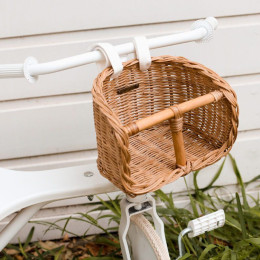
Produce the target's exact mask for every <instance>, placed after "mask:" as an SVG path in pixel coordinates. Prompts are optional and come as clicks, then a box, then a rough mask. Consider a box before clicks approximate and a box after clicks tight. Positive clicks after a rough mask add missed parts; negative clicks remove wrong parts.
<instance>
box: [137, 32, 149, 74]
mask: <svg viewBox="0 0 260 260" xmlns="http://www.w3.org/2000/svg"><path fill="white" fill-rule="evenodd" d="M133 42H134V46H135V52H136V58H137V59H138V60H139V67H140V70H141V71H144V70H147V69H149V67H150V66H151V62H152V58H151V53H150V49H149V44H148V41H147V39H146V37H145V36H137V37H134V41H133Z"/></svg>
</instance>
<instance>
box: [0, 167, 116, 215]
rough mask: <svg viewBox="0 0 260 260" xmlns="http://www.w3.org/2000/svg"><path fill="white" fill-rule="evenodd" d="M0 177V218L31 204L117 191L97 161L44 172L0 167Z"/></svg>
mask: <svg viewBox="0 0 260 260" xmlns="http://www.w3.org/2000/svg"><path fill="white" fill-rule="evenodd" d="M0 180H1V189H0V220H2V219H3V218H5V217H7V216H8V215H10V214H12V213H14V212H16V211H19V210H21V209H23V208H25V207H28V206H31V205H34V204H38V203H42V202H48V201H50V202H51V201H54V200H60V199H66V198H72V197H79V196H87V195H95V194H100V193H108V192H113V191H117V190H118V188H116V187H115V186H114V185H113V184H111V183H110V182H109V181H108V180H107V179H105V178H103V177H102V176H101V175H100V174H99V172H98V170H97V167H96V164H90V165H83V166H74V167H70V168H61V169H55V170H45V171H13V170H8V169H4V168H0Z"/></svg>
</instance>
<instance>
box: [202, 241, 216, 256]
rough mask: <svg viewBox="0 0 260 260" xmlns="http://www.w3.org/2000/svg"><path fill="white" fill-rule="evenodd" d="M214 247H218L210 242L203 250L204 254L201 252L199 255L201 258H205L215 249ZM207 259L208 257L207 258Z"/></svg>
mask: <svg viewBox="0 0 260 260" xmlns="http://www.w3.org/2000/svg"><path fill="white" fill-rule="evenodd" d="M214 248H216V246H215V245H213V244H209V245H208V246H207V247H206V248H205V249H204V250H203V252H202V254H201V255H200V257H199V260H203V259H205V256H206V255H207V254H208V253H209V252H210V251H211V250H212V249H214ZM207 259H208V258H207Z"/></svg>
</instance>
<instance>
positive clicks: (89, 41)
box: [0, 15, 260, 100]
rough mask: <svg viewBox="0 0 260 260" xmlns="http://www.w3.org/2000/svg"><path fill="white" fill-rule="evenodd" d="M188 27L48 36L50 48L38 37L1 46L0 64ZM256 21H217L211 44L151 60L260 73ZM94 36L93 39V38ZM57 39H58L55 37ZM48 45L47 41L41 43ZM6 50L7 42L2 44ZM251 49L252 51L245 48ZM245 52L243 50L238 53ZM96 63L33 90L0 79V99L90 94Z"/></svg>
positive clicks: (43, 79)
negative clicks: (183, 59) (171, 58)
mask: <svg viewBox="0 0 260 260" xmlns="http://www.w3.org/2000/svg"><path fill="white" fill-rule="evenodd" d="M189 27H190V22H186V23H185V26H183V23H177V24H175V23H173V24H170V23H169V24H166V25H164V24H157V25H153V26H151V25H149V26H141V27H135V28H131V27H130V28H118V29H108V30H104V32H103V31H102V32H103V33H100V31H99V33H98V32H97V31H94V32H92V33H90V32H88V33H87V34H81V33H79V34H76V35H75V39H74V38H73V37H68V38H66V37H65V38H63V37H61V36H60V37H59V36H57V35H56V36H54V38H53V37H50V39H49V40H50V43H46V42H45V43H44V44H41V42H40V40H41V38H37V39H36V40H35V42H33V39H32V40H30V41H29V42H27V43H26V44H25V43H24V42H26V40H24V41H21V47H19V46H15V47H9V48H7V47H6V48H5V47H4V46H3V45H2V46H1V47H0V60H1V63H2V64H5V63H22V62H23V61H24V60H25V58H26V57H27V56H34V57H36V58H37V59H38V60H39V62H47V61H52V60H56V59H61V58H64V57H68V56H73V55H77V54H81V53H84V52H86V51H88V50H89V48H90V46H91V45H93V43H94V42H102V41H109V42H111V43H113V44H119V43H123V42H128V41H131V38H132V37H133V36H135V35H140V34H147V35H149V37H154V36H157V35H162V34H169V33H174V32H179V31H183V30H186V29H187V28H189ZM259 31H260V16H257V15H256V16H252V17H251V16H250V17H249V18H248V19H245V17H242V18H241V19H238V18H237V17H236V18H230V19H220V26H219V29H218V31H216V34H215V38H214V40H212V41H211V42H209V43H205V44H197V43H187V44H181V45H176V46H171V47H167V48H161V49H157V50H153V51H152V55H153V56H158V55H166V54H169V55H175V56H176V55H177V56H184V57H187V58H189V59H191V60H194V61H198V62H200V63H202V64H204V65H206V66H208V67H210V68H211V69H213V70H215V71H216V72H217V73H218V74H220V75H221V76H236V75H241V74H255V73H260V52H259V51H256V50H257V49H258V48H259V46H260V36H259V35H260V34H259ZM96 33H97V34H96ZM55 37H56V38H55ZM45 41H46V40H45ZM6 46H9V45H8V41H7V42H6ZM248 46H250V48H248ZM241 50H246V51H241ZM97 72H98V71H97V68H96V66H95V64H90V65H87V66H83V67H79V68H74V69H70V70H67V71H62V72H58V73H54V74H50V75H43V76H40V77H39V80H38V82H37V83H36V84H35V85H31V84H30V83H28V82H27V81H26V80H25V79H23V78H22V79H0V100H15V99H22V98H30V97H37V96H51V95H62V94H69V93H82V92H87V91H90V90H91V88H92V83H93V80H94V78H95V77H96V75H97Z"/></svg>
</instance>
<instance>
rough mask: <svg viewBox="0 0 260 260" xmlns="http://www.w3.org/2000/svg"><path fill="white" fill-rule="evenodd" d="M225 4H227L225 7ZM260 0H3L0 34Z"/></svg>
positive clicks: (152, 19) (251, 7)
mask: <svg viewBox="0 0 260 260" xmlns="http://www.w3.org/2000/svg"><path fill="white" fill-rule="evenodd" d="M223 7H225V8H223ZM259 11H260V3H259V1H258V0H250V1H243V0H229V1H225V0H214V1H208V0H199V1H189V0H182V1H172V0H162V1H160V2H158V1H157V0H145V1H138V0H134V1H129V2H128V3H127V5H126V4H125V2H124V1H120V0H112V1H102V0H91V1H84V0H77V1H69V0H55V1H53V0H45V1H34V0H25V1H19V0H12V1H10V0H2V1H1V2H0V24H1V25H2V26H1V29H0V37H15V36H24V35H33V34H46V33H55V32H64V31H78V30H87V29H96V28H106V27H118V26H129V25H136V24H147V23H162V22H168V21H178V20H190V19H197V18H201V17H205V16H209V15H211V16H222V17H223V16H230V15H245V14H252V13H257V12H259ZM46 17H48V19H46Z"/></svg>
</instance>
